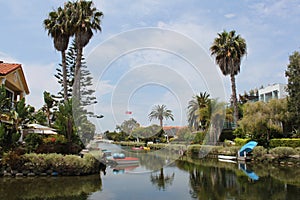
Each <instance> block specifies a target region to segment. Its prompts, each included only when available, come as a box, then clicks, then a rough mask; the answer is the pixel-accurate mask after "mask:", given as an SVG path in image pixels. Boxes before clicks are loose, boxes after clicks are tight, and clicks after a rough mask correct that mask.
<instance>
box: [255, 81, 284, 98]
mask: <svg viewBox="0 0 300 200" xmlns="http://www.w3.org/2000/svg"><path fill="white" fill-rule="evenodd" d="M287 95H288V93H287V91H286V84H281V83H276V84H273V85H268V86H267V87H264V88H261V89H259V90H258V97H259V101H264V102H268V101H269V100H270V99H282V98H285V97H286V96H287Z"/></svg>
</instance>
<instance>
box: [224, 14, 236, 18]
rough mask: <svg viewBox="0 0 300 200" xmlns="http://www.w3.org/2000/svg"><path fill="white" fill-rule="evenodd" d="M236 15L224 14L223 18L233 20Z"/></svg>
mask: <svg viewBox="0 0 300 200" xmlns="http://www.w3.org/2000/svg"><path fill="white" fill-rule="evenodd" d="M235 16H236V15H235V14H234V13H228V14H225V15H224V17H226V18H228V19H230V18H234V17H235Z"/></svg>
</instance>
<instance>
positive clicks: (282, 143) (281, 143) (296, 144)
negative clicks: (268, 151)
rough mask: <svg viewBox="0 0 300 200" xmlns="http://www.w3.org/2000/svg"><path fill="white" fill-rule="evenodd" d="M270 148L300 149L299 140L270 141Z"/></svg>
mask: <svg viewBox="0 0 300 200" xmlns="http://www.w3.org/2000/svg"><path fill="white" fill-rule="evenodd" d="M270 147H271V148H275V147H292V148H296V147H300V138H282V139H271V140H270Z"/></svg>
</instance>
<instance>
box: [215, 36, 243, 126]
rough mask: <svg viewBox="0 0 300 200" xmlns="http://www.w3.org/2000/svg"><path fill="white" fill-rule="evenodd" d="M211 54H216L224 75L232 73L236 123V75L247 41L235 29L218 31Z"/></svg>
mask: <svg viewBox="0 0 300 200" xmlns="http://www.w3.org/2000/svg"><path fill="white" fill-rule="evenodd" d="M210 51H211V55H214V56H215V60H216V63H217V64H218V65H219V67H220V69H221V71H222V73H223V75H224V76H227V75H230V79H231V89H232V101H233V108H234V123H235V124H236V122H237V120H238V106H237V97H236V84H235V75H237V74H238V73H239V72H240V65H241V60H242V57H243V56H244V55H246V53H247V47H246V41H245V39H243V38H242V37H241V36H240V35H236V34H235V31H234V30H232V31H230V32H226V31H225V30H224V31H223V32H222V33H218V37H216V38H215V40H214V43H213V45H212V46H211V47H210Z"/></svg>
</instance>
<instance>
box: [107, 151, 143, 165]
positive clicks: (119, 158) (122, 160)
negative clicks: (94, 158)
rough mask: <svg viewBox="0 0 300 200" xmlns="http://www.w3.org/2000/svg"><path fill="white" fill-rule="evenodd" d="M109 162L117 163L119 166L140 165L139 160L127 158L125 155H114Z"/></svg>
mask: <svg viewBox="0 0 300 200" xmlns="http://www.w3.org/2000/svg"><path fill="white" fill-rule="evenodd" d="M108 159H109V160H111V161H113V162H115V163H116V164H117V165H131V164H139V159H138V158H135V157H126V156H125V154H123V153H114V154H113V156H112V157H111V158H108Z"/></svg>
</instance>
